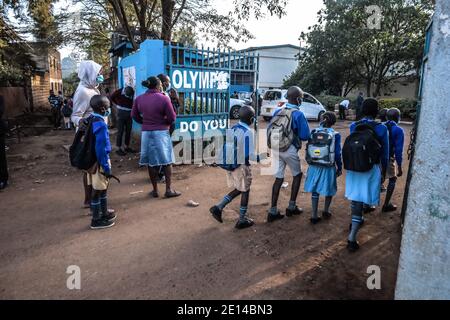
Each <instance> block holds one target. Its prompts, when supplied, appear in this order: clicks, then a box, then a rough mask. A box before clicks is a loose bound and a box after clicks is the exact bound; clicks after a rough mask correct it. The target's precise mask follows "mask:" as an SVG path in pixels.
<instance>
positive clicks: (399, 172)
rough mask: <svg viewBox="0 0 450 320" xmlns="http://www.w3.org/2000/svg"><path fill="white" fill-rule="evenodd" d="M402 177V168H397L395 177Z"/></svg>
mask: <svg viewBox="0 0 450 320" xmlns="http://www.w3.org/2000/svg"><path fill="white" fill-rule="evenodd" d="M402 175H403V170H402V167H398V172H397V177H399V178H400V177H401V176H402Z"/></svg>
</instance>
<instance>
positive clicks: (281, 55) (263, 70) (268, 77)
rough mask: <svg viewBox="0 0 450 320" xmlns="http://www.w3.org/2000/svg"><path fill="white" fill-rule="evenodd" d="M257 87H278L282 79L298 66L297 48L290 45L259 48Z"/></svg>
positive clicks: (281, 83)
mask: <svg viewBox="0 0 450 320" xmlns="http://www.w3.org/2000/svg"><path fill="white" fill-rule="evenodd" d="M256 53H259V55H260V56H259V85H258V86H259V88H260V89H266V90H267V89H269V88H280V87H281V86H282V85H283V80H284V79H285V78H286V77H288V76H289V75H291V74H292V73H293V72H294V71H295V69H297V66H298V60H297V59H298V58H297V57H296V55H298V54H299V50H297V49H295V48H291V47H279V48H271V49H260V50H257V51H256Z"/></svg>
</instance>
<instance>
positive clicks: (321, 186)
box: [305, 165, 337, 197]
mask: <svg viewBox="0 0 450 320" xmlns="http://www.w3.org/2000/svg"><path fill="white" fill-rule="evenodd" d="M305 192H317V193H319V194H320V195H321V196H325V197H332V196H334V195H335V194H336V192H337V183H336V168H335V167H328V168H327V167H320V166H312V165H310V166H309V167H308V172H307V173H306V181H305Z"/></svg>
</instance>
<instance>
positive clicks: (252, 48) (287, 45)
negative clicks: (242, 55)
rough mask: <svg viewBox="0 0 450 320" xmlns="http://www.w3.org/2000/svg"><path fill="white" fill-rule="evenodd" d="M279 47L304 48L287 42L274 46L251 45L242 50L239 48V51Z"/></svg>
mask: <svg viewBox="0 0 450 320" xmlns="http://www.w3.org/2000/svg"><path fill="white" fill-rule="evenodd" d="M277 48H293V49H296V50H301V49H303V48H301V47H300V46H296V45H293V44H289V43H287V44H279V45H273V46H260V47H250V48H247V49H242V50H238V51H256V50H264V49H277Z"/></svg>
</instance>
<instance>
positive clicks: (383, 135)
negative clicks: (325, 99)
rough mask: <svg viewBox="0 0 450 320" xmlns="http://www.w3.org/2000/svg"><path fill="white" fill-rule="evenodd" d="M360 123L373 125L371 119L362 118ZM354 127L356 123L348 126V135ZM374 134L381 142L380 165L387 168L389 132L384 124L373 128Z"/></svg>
mask: <svg viewBox="0 0 450 320" xmlns="http://www.w3.org/2000/svg"><path fill="white" fill-rule="evenodd" d="M361 122H362V123H374V122H376V121H375V120H373V119H369V118H364V119H362V120H361ZM355 127H356V122H353V123H352V124H351V125H350V133H353V131H354V130H355ZM375 133H376V134H377V136H378V138H379V139H380V142H381V165H382V166H383V168H387V165H388V162H389V132H388V129H387V128H386V126H385V125H384V124H382V123H381V124H379V125H377V126H376V127H375Z"/></svg>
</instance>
